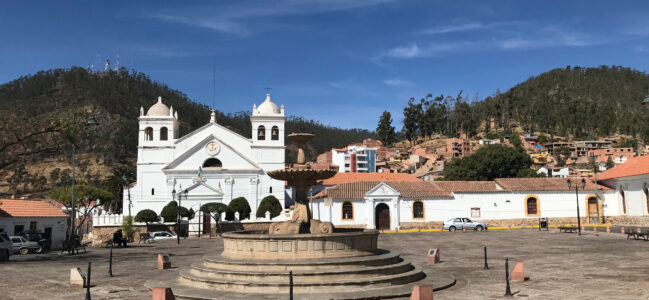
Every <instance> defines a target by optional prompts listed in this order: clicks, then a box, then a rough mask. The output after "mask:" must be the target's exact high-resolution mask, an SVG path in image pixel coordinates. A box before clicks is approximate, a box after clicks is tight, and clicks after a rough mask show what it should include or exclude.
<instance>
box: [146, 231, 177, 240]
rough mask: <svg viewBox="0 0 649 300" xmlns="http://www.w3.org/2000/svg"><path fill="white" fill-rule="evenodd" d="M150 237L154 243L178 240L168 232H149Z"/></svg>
mask: <svg viewBox="0 0 649 300" xmlns="http://www.w3.org/2000/svg"><path fill="white" fill-rule="evenodd" d="M151 237H152V238H153V240H154V241H158V240H167V239H175V238H178V237H177V236H175V235H173V234H171V233H170V232H168V231H156V232H151Z"/></svg>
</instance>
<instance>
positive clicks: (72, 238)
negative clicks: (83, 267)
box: [68, 114, 99, 248]
mask: <svg viewBox="0 0 649 300" xmlns="http://www.w3.org/2000/svg"><path fill="white" fill-rule="evenodd" d="M76 123H77V115H76V114H73V115H72V124H73V126H75V125H76ZM84 125H85V126H99V122H98V121H97V119H96V118H95V117H94V116H91V117H90V118H88V120H86V122H85V123H84ZM73 130H74V135H73V137H72V139H73V140H72V199H71V206H72V211H71V214H70V219H71V222H70V239H69V242H70V243H76V238H75V236H74V229H75V223H76V222H75V221H76V212H75V209H74V206H75V203H74V202H75V201H74V200H75V199H74V196H75V185H76V183H77V178H76V172H75V171H76V164H77V159H76V158H77V153H76V151H77V149H76V148H77V143H76V126H75V127H73ZM74 246H75V244H71V245H68V247H71V248H73V247H74Z"/></svg>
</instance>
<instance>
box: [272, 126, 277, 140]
mask: <svg viewBox="0 0 649 300" xmlns="http://www.w3.org/2000/svg"><path fill="white" fill-rule="evenodd" d="M270 139H271V140H273V141H277V140H279V127H277V126H273V129H271V130H270Z"/></svg>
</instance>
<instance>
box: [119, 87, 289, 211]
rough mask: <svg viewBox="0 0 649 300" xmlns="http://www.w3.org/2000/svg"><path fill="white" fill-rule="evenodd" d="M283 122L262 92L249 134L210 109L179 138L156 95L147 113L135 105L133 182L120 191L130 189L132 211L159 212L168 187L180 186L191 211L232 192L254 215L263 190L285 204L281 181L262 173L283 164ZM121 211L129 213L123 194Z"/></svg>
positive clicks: (173, 116) (173, 114) (174, 117)
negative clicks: (199, 124)
mask: <svg viewBox="0 0 649 300" xmlns="http://www.w3.org/2000/svg"><path fill="white" fill-rule="evenodd" d="M206 121H207V116H206ZM285 121H286V117H285V115H284V106H282V107H281V108H279V107H277V105H276V104H275V103H273V102H272V101H271V99H270V94H267V95H266V99H265V101H263V103H261V104H260V105H259V106H257V105H253V110H252V115H251V116H250V122H251V123H252V138H250V139H249V138H246V137H243V136H241V135H239V134H237V133H235V132H233V131H232V130H230V129H228V128H226V127H224V126H222V125H219V123H218V120H216V114H215V112H214V110H212V114H211V117H210V119H209V122H207V124H205V125H204V126H202V127H200V128H198V129H196V130H194V131H193V132H190V133H189V134H187V135H185V136H182V137H181V136H180V134H179V132H178V127H179V126H178V125H179V118H178V112H177V111H174V109H173V107H168V106H167V105H165V104H164V103H163V102H162V98H161V97H158V102H157V103H155V104H154V105H153V106H151V107H150V108H149V109H148V110H147V112H146V114H145V113H144V108H140V117H139V142H138V156H137V179H136V180H137V184H135V185H134V186H132V187H131V188H130V190H129V191H125V193H124V195H127V193H130V201H131V203H132V206H131V209H130V211H131V214H132V215H136V214H137V212H139V211H140V210H143V209H152V210H154V211H155V212H156V213H158V214H159V213H160V212H161V211H162V208H163V207H164V206H165V205H167V203H169V202H170V201H171V200H172V194H173V191H176V192H178V194H181V193H180V192H181V191H182V192H183V193H182V206H184V207H186V208H188V209H189V208H193V209H194V211H198V210H199V207H200V205H202V204H205V203H209V202H221V203H224V204H228V203H229V202H230V201H231V200H232V199H234V198H237V197H244V198H246V199H247V200H248V203H249V204H250V207H251V209H252V212H253V213H252V214H251V217H253V218H254V212H255V211H256V209H257V207H258V205H259V203H260V202H261V200H262V199H263V198H264V197H266V196H268V195H273V196H275V197H276V198H277V199H279V201H280V203H282V205H284V201H285V200H284V199H285V188H284V182H283V181H278V180H274V179H272V178H270V177H269V176H268V175H266V172H268V171H271V170H277V169H283V168H284V159H285V158H284V157H285V156H284V152H285V145H284V123H285ZM185 191H186V193H184V192H185ZM177 197H178V196H177ZM123 212H124V214H125V215H126V214H128V212H129V199H128V197H124V205H123Z"/></svg>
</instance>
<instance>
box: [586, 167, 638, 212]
mask: <svg viewBox="0 0 649 300" xmlns="http://www.w3.org/2000/svg"><path fill="white" fill-rule="evenodd" d="M597 177H598V178H599V180H600V182H601V183H603V184H605V185H606V186H609V187H610V188H612V189H613V190H614V191H615V199H616V200H617V201H618V202H619V205H620V212H621V214H622V215H626V216H646V215H648V214H649V156H647V155H645V156H638V157H634V158H631V159H629V160H628V161H627V162H626V163H624V164H621V165H617V166H615V167H613V168H611V169H609V170H606V171H605V172H603V173H601V174H598V176H597Z"/></svg>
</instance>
